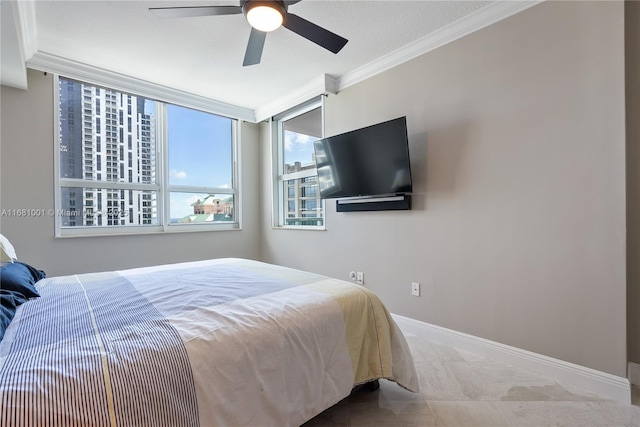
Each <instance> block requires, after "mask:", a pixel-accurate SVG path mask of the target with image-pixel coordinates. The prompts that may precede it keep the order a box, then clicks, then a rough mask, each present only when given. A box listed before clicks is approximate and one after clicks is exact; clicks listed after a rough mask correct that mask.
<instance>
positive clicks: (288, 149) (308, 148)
mask: <svg viewBox="0 0 640 427" xmlns="http://www.w3.org/2000/svg"><path fill="white" fill-rule="evenodd" d="M317 139H318V138H316V137H314V136H309V135H305V134H302V133H297V132H292V131H289V130H286V131H285V132H284V163H285V164H290V165H292V164H294V163H295V162H300V163H301V164H302V166H304V165H308V164H311V163H313V161H312V156H313V141H315V140H317Z"/></svg>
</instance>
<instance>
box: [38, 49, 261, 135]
mask: <svg viewBox="0 0 640 427" xmlns="http://www.w3.org/2000/svg"><path fill="white" fill-rule="evenodd" d="M27 66H28V67H29V68H32V69H34V70H39V71H46V72H50V73H55V74H60V75H62V76H64V77H68V78H71V79H76V80H81V81H84V82H87V83H92V84H97V85H103V86H107V87H109V88H111V89H116V90H120V91H123V92H129V93H132V94H136V95H142V96H146V97H151V98H154V99H157V100H158V101H165V102H170V103H172V104H177V105H184V106H187V107H191V108H197V109H199V110H202V111H206V112H209V113H214V114H218V115H221V116H225V117H231V118H234V119H239V120H246V121H249V122H255V121H256V118H255V114H254V112H253V110H250V109H248V108H243V107H238V106H236V105H231V104H227V103H225V102H221V101H216V100H213V99H210V98H206V97H203V96H200V95H195V94H192V93H189V92H184V91H181V90H178V89H173V88H170V87H167V86H162V85H158V84H156V83H151V82H149V81H146V80H142V79H138V78H135V77H130V76H126V75H124V74H120V73H116V72H113V71H109V70H105V69H103V68H98V67H94V66H91V65H87V64H83V63H80V62H76V61H72V60H70V59H66V58H62V57H60V56H56V55H53V54H50V53H46V52H36V53H35V54H34V55H33V57H32V58H31V59H29V61H27Z"/></svg>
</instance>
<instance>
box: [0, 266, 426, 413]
mask: <svg viewBox="0 0 640 427" xmlns="http://www.w3.org/2000/svg"><path fill="white" fill-rule="evenodd" d="M38 289H39V291H40V293H41V295H42V297H41V298H38V299H35V300H32V301H30V302H28V303H26V304H24V305H23V306H21V308H20V309H19V310H18V312H17V314H16V317H15V319H14V321H13V322H12V324H11V325H10V327H9V328H8V329H7V332H6V334H5V338H4V339H3V341H2V342H1V343H0V403H1V404H2V409H1V411H2V412H1V417H0V424H1V425H3V426H4V425H7V426H9V425H20V426H22V425H78V424H79V425H87V424H91V425H106V426H114V425H120V426H133V425H140V426H142V425H154V426H160V425H167V426H174V425H201V426H244V425H247V426H296V425H300V424H302V423H304V422H305V421H307V420H309V419H311V418H313V417H314V416H315V415H317V414H318V413H320V412H322V411H323V410H325V409H327V408H328V407H330V406H332V405H333V404H335V403H337V402H338V401H340V400H341V399H343V398H344V397H346V396H348V395H349V393H350V392H351V390H352V388H353V387H354V385H356V384H359V383H364V382H367V381H370V380H374V379H378V378H387V379H390V380H392V381H396V382H397V383H398V384H399V385H401V386H402V387H405V388H407V389H409V390H412V391H417V390H418V383H417V376H416V374H415V368H414V365H413V361H412V358H411V354H410V353H409V350H408V347H407V344H406V341H405V339H404V337H403V336H402V334H401V332H400V331H399V329H398V328H397V326H396V325H395V323H394V322H393V320H392V319H391V317H390V316H389V313H388V312H387V310H386V309H385V308H384V306H383V305H382V303H381V302H380V301H379V299H378V298H377V297H376V296H375V295H374V294H373V293H371V292H370V291H368V290H367V289H365V288H363V287H361V286H358V285H354V284H351V283H347V282H343V281H339V280H335V279H330V278H327V277H324V276H319V275H316V274H311V273H307V272H302V271H298V270H293V269H289V268H284V267H279V266H274V265H270V264H264V263H259V262H256V261H249V260H240V259H218V260H208V261H200V262H191V263H182V264H173V265H164V266H157V267H149V268H138V269H130V270H123V271H118V272H111V273H98V274H81V275H75V276H65V277H59V278H49V279H45V280H43V281H41V282H39V283H38Z"/></svg>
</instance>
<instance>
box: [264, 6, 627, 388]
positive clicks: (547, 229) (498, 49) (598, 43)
mask: <svg viewBox="0 0 640 427" xmlns="http://www.w3.org/2000/svg"><path fill="white" fill-rule="evenodd" d="M623 8H624V6H623V3H622V2H545V3H542V4H540V5H538V6H535V7H533V8H530V9H528V10H526V11H524V12H522V13H520V14H517V15H515V16H512V17H510V18H508V19H506V20H504V21H502V22H499V23H497V24H494V25H492V26H490V27H487V28H485V29H483V30H481V31H479V32H476V33H474V34H472V35H469V36H467V37H465V38H463V39H461V40H458V41H456V42H454V43H451V44H449V45H447V46H444V47H441V48H439V49H437V50H435V51H433V52H430V53H428V54H426V55H423V56H421V57H419V58H417V59H415V60H413V61H410V62H408V63H405V64H403V65H401V66H398V67H396V68H394V69H391V70H389V71H387V72H384V73H382V74H380V75H378V76H376V77H374V78H371V79H368V80H366V81H364V82H362V83H359V84H357V85H355V86H352V87H350V88H348V89H346V90H344V91H342V92H340V93H339V94H338V95H337V96H330V97H328V98H327V100H326V111H325V114H326V124H325V126H326V133H327V135H331V134H335V133H340V132H344V131H347V130H351V129H355V128H358V127H362V126H365V125H369V124H373V123H375V122H379V121H383V120H387V119H392V118H395V117H398V116H402V115H406V116H407V121H408V127H409V139H410V154H411V161H412V174H413V180H414V208H413V210H411V211H409V212H392V211H390V212H355V213H336V211H335V202H328V203H327V205H326V206H327V218H326V223H327V230H326V231H321V232H317V231H315V232H314V231H292V230H273V229H271V228H270V227H269V225H270V223H269V221H270V220H269V219H268V218H264V219H263V225H264V227H265V228H264V232H265V237H264V238H263V244H264V249H263V257H264V258H265V260H267V261H271V262H276V263H279V264H284V265H288V266H292V267H296V268H303V269H307V270H312V271H316V272H319V273H322V274H327V275H330V276H335V277H340V278H344V279H348V273H349V271H351V270H359V271H363V272H364V273H365V284H366V286H367V287H369V288H371V289H373V290H374V291H375V292H377V293H378V294H379V295H380V296H381V297H382V299H383V300H384V302H385V303H386V304H387V305H388V307H389V309H390V311H392V312H394V313H397V314H401V315H404V316H408V317H411V318H415V319H418V320H422V321H426V322H429V323H433V324H436V325H440V326H444V327H447V328H452V329H455V330H458V331H462V332H466V333H470V334H473V335H476V336H479V337H484V338H487V339H490V340H494V341H498V342H502V343H506V344H509V345H513V346H516V347H519V348H522V349H527V350H531V351H534V352H537V353H541V354H545V355H548V356H551V357H554V358H558V359H562V360H566V361H569V362H573V363H577V364H579V365H583V366H588V367H591V368H594V369H598V370H601V371H605V372H609V373H611V374H614V375H618V376H623V377H626V360H627V359H626V326H625V325H626V303H625V301H626V300H625V294H626V274H625V258H626V255H625V232H626V230H625V126H624V117H625V111H624V107H625V106H624V29H623V28H624V27H623V23H624V14H623ZM264 128H265V126H264V125H263V129H262V135H263V137H264V136H265V135H266V133H267V132H266V130H265V129H264ZM265 145H266V144H263V146H262V147H265ZM263 166H264V167H265V171H266V170H268V169H266V166H268V151H267V150H266V148H265V149H264V151H263ZM264 176H265V183H264V184H263V191H265V193H264V194H263V202H264V203H268V202H269V196H268V193H267V191H268V184H267V183H266V181H268V176H267V174H265V175H264ZM412 281H417V282H420V283H421V284H422V296H421V297H419V298H417V297H412V296H411V292H410V284H411V282H412Z"/></svg>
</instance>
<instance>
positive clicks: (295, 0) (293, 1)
mask: <svg viewBox="0 0 640 427" xmlns="http://www.w3.org/2000/svg"><path fill="white" fill-rule="evenodd" d="M301 1H302V0H284V2H285V3H286V4H287V6H291V5H292V4H296V3H300V2H301Z"/></svg>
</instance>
